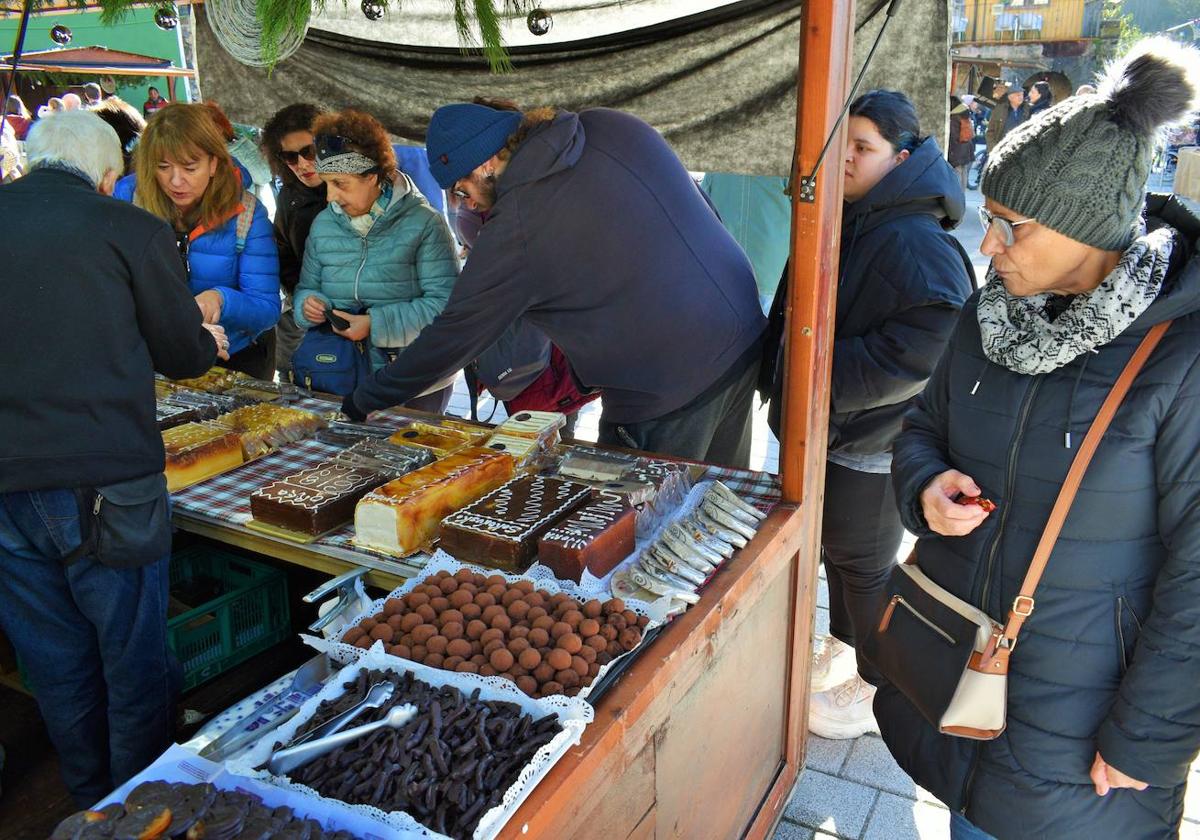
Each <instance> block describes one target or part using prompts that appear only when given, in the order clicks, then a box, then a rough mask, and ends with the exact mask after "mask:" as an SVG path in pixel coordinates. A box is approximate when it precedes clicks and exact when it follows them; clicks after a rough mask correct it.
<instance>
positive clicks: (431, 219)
mask: <svg viewBox="0 0 1200 840" xmlns="http://www.w3.org/2000/svg"><path fill="white" fill-rule="evenodd" d="M312 130H313V134H314V135H315V138H314V139H315V146H316V172H317V174H318V175H319V176H320V178H321V180H322V181H324V182H325V186H326V190H327V197H328V201H329V205H328V207H326V209H325V210H323V211H322V212H321V213H320V214H319V215H318V216H317V218H316V219H315V220H314V221H313V224H312V229H311V230H310V231H309V235H308V241H307V243H306V245H305V249H304V263H303V267H302V269H301V272H300V283H299V286H298V287H297V289H296V296H295V302H294V307H293V312H294V314H295V318H296V324H297V325H299V326H300V327H303V328H305V329H309V328H312V327H317V326H320V325H321V324H324V323H325V322H326V320H330V321H332V323H331V324H330V327H331V328H332V330H333V332H335V333H337V334H338V335H340V336H342V337H343V338H348V339H350V340H352V341H356V342H365V343H366V345H367V348H368V353H369V356H370V363H371V369H372V370H375V369H378V368H381V367H383V366H385V365H386V364H387V363H388V361H389V360H390V359H391V358H393V357H394V356H395V355H396V353H398V352H399V351H400V350H401V349H402V348H404V347H407V346H408V345H409V344H411V343H412V342H413V341H414V340H415V339H416V337H417V336H418V335H419V334H420V332H421V330H423V329H424V328H425V327H426V326H428V325H429V324H430V323H431V322H432V321H433V319H434V318H435V317H436V316H437V314H438V313H439V312H441V311H442V309H444V308H445V306H446V302H447V301H448V300H449V299H450V290H451V289H452V288H453V287H454V281H455V280H456V279H458V263H457V260H456V259H455V256H454V242H453V239H452V238H451V236H450V229H449V228H448V227H447V226H446V222H445V220H444V219H443V218H442V216H441V214H439V213H438V212H437V211H436V210H434V209H433V208H432V207H430V206H429V203H428V202H427V201H426V200H425V198H424V197H423V196H422V195H421V193H420V191H419V190H418V189H417V188H416V186H415V184H414V183H413V181H412V179H411V178H409V177H408V176H407V175H405V174H404V173H403V172H401V171H399V169H398V168H397V167H396V154H395V152H394V151H393V150H392V146H391V143H390V141H389V139H388V133H387V130H386V129H385V128H384V127H383V125H382V124H381V123H380V122H379V121H378V120H377V119H375V118H374V117H372V116H371V115H369V114H366V113H363V112H361V111H354V110H346V111H342V112H340V113H335V114H323V115H321V116H320V117H318V118H317V120H316V121H315V122H314V124H313V127H312ZM327 311H330V312H332V314H333V315H334V316H336V320H335V319H332V318H327V315H326V313H327ZM342 323H346V326H345V327H343V326H340V324H342ZM452 390H453V378H450V379H448V380H446V381H443V382H440V383H437V384H436V385H435V386H434V387H433V388H431V389H430V390H429V391H427V392H426V393H425V394H423V395H421V396H419V397H417V398H416V399H414V400H410V401H409V402H408V403H407V405H408V406H409V407H410V408H418V409H421V410H424V411H432V412H435V413H441V412H444V411H445V409H446V405H447V404H448V403H449V401H450V394H451V392H452ZM342 396H344V394H343V395H342Z"/></svg>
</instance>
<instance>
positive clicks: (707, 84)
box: [194, 0, 949, 176]
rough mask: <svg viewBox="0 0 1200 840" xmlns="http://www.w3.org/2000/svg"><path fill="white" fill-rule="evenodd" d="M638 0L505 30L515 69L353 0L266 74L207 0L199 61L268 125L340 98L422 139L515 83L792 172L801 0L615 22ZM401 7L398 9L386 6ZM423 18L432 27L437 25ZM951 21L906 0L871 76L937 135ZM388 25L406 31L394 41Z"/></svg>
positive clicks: (747, 165) (713, 151)
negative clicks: (540, 29) (548, 26)
mask: <svg viewBox="0 0 1200 840" xmlns="http://www.w3.org/2000/svg"><path fill="white" fill-rule="evenodd" d="M333 5H336V4H331V6H333ZM563 5H564V6H565V7H567V10H566V11H564V12H561V14H564V15H565V14H568V13H569V11H570V5H571V3H570V2H569V0H568V2H564V4H563ZM577 5H578V4H577ZM638 5H639V4H638V3H636V2H630V0H623V3H621V2H616V1H615V0H592V2H590V3H588V4H587V6H586V8H579V9H576V10H575V14H576V15H581V14H585V13H592V14H595V13H596V11H597V10H598V9H601V8H603V9H605V10H606V11H607V14H606V16H605V18H604V19H605V22H606V23H608V24H609V25H608V26H607V27H605V28H606V29H607V30H610V31H608V32H607V34H604V35H600V36H597V37H592V38H587V39H582V40H560V41H558V42H555V43H548V44H540V43H527V44H523V43H519V42H516V41H515V40H510V41H509V43H510V44H513V46H511V48H510V52H511V55H512V61H513V65H514V67H515V68H516V70H515V72H513V73H509V74H504V75H496V74H492V73H490V72H489V71H488V67H487V64H486V62H485V61H484V59H483V58H482V57H480V56H478V55H464V54H463V53H462V52H461V51H460V50H458V49H456V48H454V47H452V46H428V44H430V43H435V44H436V43H437V42H438V40H439V38H440V40H442V41H445V38H444V37H443V36H440V35H437V34H435V35H434V37H431V38H429V39H422V41H421V45H418V46H414V45H412V44H411V41H412V40H416V37H414V25H413V23H412V21H411V20H409V21H408V22H407V24H406V26H405V27H403V28H399V27H397V28H393V29H392V30H389V29H388V28H387V27H386V26H385V25H384V24H385V23H386V20H387V19H386V18H385V20H384V21H380V22H378V23H371V22H368V21H367V20H366V19H365V18H363V17H362V14H361V12H359V11H358V9H357V6H358V3H357V2H354V3H352V4H351V7H350V8H349V9H348V10H337V11H336V12H333V13H327V14H326V15H323V16H320V17H318V18H316V19H314V21H313V24H312V28H310V30H309V33H308V37H307V38H306V39H305V42H304V44H303V45H302V46H301V48H300V50H299V51H298V52H297V53H296V54H295V55H294V56H292V57H291V58H289V59H287V60H285V61H284V62H282V63H281V64H280V65H279V66H278V67H276V68H275V71H274V73H273V74H271V75H270V76H268V74H267V73H266V71H264V70H261V69H258V68H254V67H248V66H245V65H242V64H240V63H238V62H237V61H235V60H234V59H233V58H232V57H231V56H230V55H229V54H227V53H226V52H225V51H224V50H223V49H222V48H221V46H220V45H219V44H218V43H217V41H216V39H215V37H214V36H213V34H212V32H211V30H210V29H209V27H208V25H207V21H206V20H205V11H204V7H203V6H199V5H198V6H195V7H194V8H195V9H196V11H197V16H198V18H199V21H198V23H199V25H198V26H197V27H196V52H197V65H198V70H199V74H200V80H201V89H202V91H203V94H204V97H205V98H206V99H211V100H214V101H216V102H219V103H220V104H221V106H222V107H223V108H224V109H225V110H226V112H227V113H228V114H229V116H230V117H231V118H232V119H233V120H235V121H236V122H241V123H246V124H250V125H262V124H263V123H264V122H265V121H266V120H267V119H268V118H269V117H270V115H271V114H272V113H274V111H275V110H277V109H278V108H280V107H282V106H284V105H286V104H288V103H291V102H301V101H307V102H315V103H319V104H322V105H324V106H326V107H329V108H335V109H337V108H344V107H358V108H362V109H364V110H367V111H369V112H370V113H372V114H374V115H375V116H376V117H378V118H379V119H380V120H381V121H382V122H383V123H384V125H386V126H387V128H388V130H389V131H391V132H392V133H393V134H395V135H396V136H398V137H400V138H402V139H404V140H407V141H410V142H412V143H422V142H423V140H424V136H425V128H426V126H427V124H428V122H429V116H430V114H431V113H432V112H433V110H434V109H435V108H437V107H438V106H439V105H442V104H445V103H447V102H458V101H464V100H470V98H471V97H472V96H476V95H483V96H499V97H507V98H511V99H514V100H516V101H517V102H519V103H521V104H522V105H523V106H532V105H556V106H559V107H563V108H568V109H570V110H580V109H582V108H587V107H596V106H605V107H611V108H619V109H621V110H625V111H629V112H632V113H634V114H636V115H638V116H639V117H641V118H642V119H644V120H646V121H647V122H649V123H650V124H651V125H653V126H655V127H656V128H657V129H658V130H659V131H661V132H662V133H663V135H664V136H665V137H666V138H667V140H668V141H669V142H670V143H671V145H672V146H673V147H674V149H675V150H676V152H677V153H678V154H679V156H680V157H681V158H682V159H683V161H684V163H685V164H686V165H687V166H688V168H690V169H693V170H697V171H723V172H743V173H749V174H761V175H784V176H786V175H787V174H788V171H789V169H790V166H791V159H792V145H793V138H794V132H795V119H796V71H797V66H798V53H799V48H798V44H799V39H800V25H801V4H800V3H798V2H796V0H740V2H733V3H725V4H723V5H722V4H720V3H719V0H714V2H709V3H708V4H707V5H708V6H709V7H710V8H707V9H706V10H702V11H698V12H697V11H695V9H696V8H697V6H698V5H700V6H703V5H704V3H703V2H701V3H699V4H698V3H697V2H696V0H689V2H679V3H678V5H677V7H678V8H683V7H685V6H686V7H687V10H688V11H689V13H688V14H686V15H685V16H683V17H676V18H668V19H666V20H659V21H658V22H656V23H652V24H650V25H647V26H637V27H636V28H628V29H621V28H620V24H619V20H618V23H617V25H616V26H613V25H612V23H611V22H612V20H613V18H614V17H619V16H620V15H623V14H626V11H625V10H626V8H628V9H629V11H628V13H627V17H628V19H629V20H636V21H641V20H644V19H645V18H644V17H639V16H638V15H637V14H635V12H636V11H637V7H638ZM659 5H660V7H661V6H662V5H663V4H662V3H660V4H659ZM666 5H667V6H668V7H669V6H670V5H671V2H668V3H666ZM886 5H887V2H886V0H871V1H870V2H862V3H861V4H860V6H859V10H858V21H857V26H856V30H857V32H856V37H855V49H854V57H855V61H856V63H857V62H861V61H862V60H863V59H864V58H865V56H866V53H867V50H868V49H869V47H870V44H871V41H872V40H873V39H874V37H875V34H876V32H877V31H878V29H879V26H880V25H881V24H882V21H883V18H884V14H883V11H884V9H885V8H886ZM445 6H446V8H447V9H448V8H449V3H445ZM404 8H408V7H407V6H405V7H404ZM547 8H548V11H552V12H553V13H554V14H555V17H556V21H555V29H556V30H559V29H561V28H562V27H560V26H559V21H558V20H557V18H558V17H559V15H560V12H559V11H558V10H557V9H555V8H554V6H549V5H548V6H547ZM404 14H405V11H404V10H403V9H401V10H398V11H392V12H389V15H390V16H403V15H404ZM348 16H350V17H348ZM352 16H357V19H352ZM446 17H447V18H448V12H447V14H446ZM659 17H662V15H661V14H660V15H659ZM359 19H361V20H359ZM438 25H440V26H442V27H443V28H444V27H445V25H446V24H445V23H444V22H439V24H438ZM522 25H523V24H522ZM323 26H326V27H328V28H321V27H323ZM429 26H430V27H431V32H432V31H433V27H434V26H435V24H434V23H432V22H431V23H430V24H429ZM371 27H377V28H378V29H377V31H378V32H379V35H378V36H377V39H374V40H366V39H364V38H362V37H358V36H356V35H352V34H346V33H347V32H355V33H359V34H360V35H361V34H362V33H365V32H370V31H373V30H372V29H371ZM398 29H400V30H401V31H400V34H399V35H397V34H396V32H397V30H398ZM948 29H949V27H948V9H947V0H905V2H904V4H903V5H902V7H901V8H900V12H899V14H898V15H897V16H896V17H895V18H894V19H893V21H892V23H891V24H890V25H889V27H888V31H887V34H886V35H885V36H884V41H883V44H882V45H881V46H880V49H879V51H878V52H877V53H876V56H875V59H874V60H873V62H872V65H871V67H872V69H871V72H870V73H869V74H868V77H867V79H866V81H865V82H864V86H863V88H862V89H863V90H868V89H870V88H872V87H889V88H894V89H899V90H903V91H905V92H906V93H908V94H909V95H910V96H911V97H912V98H913V99H914V101H916V102H917V105H918V108H919V110H920V112H921V118H922V126H923V129H924V130H925V131H926V132H928V133H931V134H933V135H934V136H935V137H937V138H938V140H939V142H940V143H941V142H943V141H944V136H945V132H946V128H945V125H944V123H945V120H946V110H947V98H946V91H947V79H948V74H949V58H948V54H949V50H948ZM335 30H337V31H335ZM389 31H391V32H392V33H393V34H392V37H393V38H395V37H404V38H407V39H408V40H409V41H410V43H408V44H401V43H395V42H393V41H392V40H389V39H388V32H389ZM418 31H419V28H418ZM521 40H525V41H529V40H530V39H529V38H525V39H521ZM856 67H857V64H856ZM835 154H836V151H835ZM834 163H835V165H836V161H835V162H834Z"/></svg>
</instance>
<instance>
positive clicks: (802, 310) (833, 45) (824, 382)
mask: <svg viewBox="0 0 1200 840" xmlns="http://www.w3.org/2000/svg"><path fill="white" fill-rule="evenodd" d="M853 20H854V0H813V1H812V2H809V3H806V4H805V8H804V30H803V33H802V36H801V42H800V72H799V79H798V84H797V94H798V96H799V100H798V102H797V104H796V167H797V169H798V171H797V173H794V177H793V179H792V180H793V183H798V181H799V179H800V177H802V176H805V175H808V174H809V173H810V172H811V171H812V167H813V165H814V163H815V162H816V160H817V156H818V155H819V154H820V152H821V148H822V147H823V146H824V145H825V138H826V137H827V135H828V132H829V129H830V127H831V126H832V125H833V123H834V121H835V120H836V119H837V115H838V113H839V112H840V111H841V108H842V104H843V102H844V101H845V97H846V94H847V91H848V90H849V77H850V69H851V67H850V62H851V48H852V41H851V39H852V37H853V26H852V22H853ZM843 131H844V129H843ZM844 149H845V142H844V140H843V138H842V136H839V137H838V138H837V139H835V141H834V143H833V145H832V146H831V147H830V151H829V154H828V156H827V157H826V160H825V165H824V167H823V169H822V170H821V172H820V174H819V175H818V178H817V186H816V200H815V201H812V202H806V201H804V200H802V199H800V198H799V197H798V196H793V199H792V248H791V260H790V262H789V268H790V275H789V277H788V284H789V285H788V290H789V296H788V297H789V299H788V318H787V353H786V359H785V362H784V390H783V396H784V406H783V439H782V440H781V441H780V456H779V462H780V468H781V469H780V472H781V474H782V480H783V497H784V499H785V500H786V501H789V502H797V503H799V502H807V501H815V502H817V503H818V504H819V495H820V493H819V488H820V487H821V486H822V483H823V480H824V475H823V473H824V460H825V443H826V424H827V422H828V417H829V374H830V359H831V358H832V350H833V310H834V294H835V290H836V278H837V267H838V245H839V237H840V235H841V220H842V159H843V154H844ZM793 191H794V192H795V193H797V194H798V192H799V190H798V189H794V190H793Z"/></svg>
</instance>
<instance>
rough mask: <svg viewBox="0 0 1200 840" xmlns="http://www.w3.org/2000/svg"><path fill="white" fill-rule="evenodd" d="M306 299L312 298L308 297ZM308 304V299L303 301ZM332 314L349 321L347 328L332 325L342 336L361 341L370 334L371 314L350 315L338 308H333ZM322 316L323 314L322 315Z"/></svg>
mask: <svg viewBox="0 0 1200 840" xmlns="http://www.w3.org/2000/svg"><path fill="white" fill-rule="evenodd" d="M308 300H312V298H309V299H308ZM304 305H305V306H306V307H307V306H308V301H307V300H306V301H305V302H304ZM333 314H334V315H340V316H341V317H343V318H345V319H346V320H347V321H349V322H350V326H349V327H348V328H347V329H344V330H339V329H337V328H336V327H334V330H333V331H334V332H335V333H337V334H338V335H340V336H342V337H343V338H348V339H350V340H351V341H362V340H363V339H365V338H366V337H367V336H369V335H370V334H371V316H370V315H351V314H350V313H349V312H342V311H341V310H340V309H335V310H333ZM322 317H324V316H322Z"/></svg>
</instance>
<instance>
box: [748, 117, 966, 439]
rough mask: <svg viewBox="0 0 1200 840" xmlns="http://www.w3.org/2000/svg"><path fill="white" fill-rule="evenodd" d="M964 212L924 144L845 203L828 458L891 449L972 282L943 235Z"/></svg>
mask: <svg viewBox="0 0 1200 840" xmlns="http://www.w3.org/2000/svg"><path fill="white" fill-rule="evenodd" d="M964 206H965V205H964V197H963V191H962V185H961V184H960V183H959V179H958V175H957V174H956V173H955V172H954V170H953V169H951V168H950V166H949V164H947V163H946V161H945V159H943V158H942V153H941V151H940V150H939V149H938V146H937V143H935V142H934V141H933V140H932V139H929V140H926V141H925V142H924V143H923V144H921V146H919V147H918V148H917V149H916V150H915V151H914V152H913V153H912V155H910V156H909V158H908V160H906V161H905V162H904V163H902V164H900V165H899V166H897V167H896V168H895V169H893V170H892V171H891V172H889V173H888V174H887V176H885V177H884V179H883V180H882V181H880V182H879V183H878V184H876V185H875V187H874V189H872V190H871V191H870V192H869V193H867V194H866V195H865V196H863V198H862V199H860V200H859V201H857V202H855V203H853V204H847V205H846V206H845V210H844V211H843V213H842V245H841V258H840V271H839V277H838V289H837V314H836V316H835V317H836V320H835V326H834V344H833V381H832V388H831V397H830V416H829V449H830V451H831V452H843V453H848V454H855V455H875V454H879V453H883V452H887V451H889V450H890V449H891V447H892V439H893V438H895V436H896V434H897V433H898V432H899V431H900V422H901V419H902V417H903V415H904V412H905V410H906V409H907V408H908V405H909V402H910V401H911V400H912V398H913V397H915V396H916V395H917V394H919V393H920V392H921V389H922V388H923V387H924V385H925V380H927V379H928V378H929V375H930V373H932V371H933V367H934V365H935V364H936V363H937V360H938V357H939V356H940V355H941V354H942V350H943V349H944V348H945V346H946V340H947V339H948V338H949V337H950V332H951V330H952V329H953V328H954V320H955V317H956V316H957V315H958V311H959V309H960V308H961V307H962V305H963V301H965V300H966V299H967V296H968V295H970V294H971V290H972V288H973V285H974V272H973V270H972V268H971V261H970V259H969V258H968V257H967V255H966V253H965V252H964V251H963V249H962V246H960V245H959V244H958V241H957V240H956V239H955V238H954V237H953V236H952V235H951V234H950V232H949V231H950V230H952V229H953V228H954V227H956V226H957V225H958V223H959V221H961V219H962V216H963V209H964ZM786 278H787V270H786V269H785V270H784V280H785V281H786ZM787 286H788V284H787V283H786V282H780V284H779V290H778V291H777V292H776V294H775V302H774V303H773V305H772V307H771V318H770V327H769V330H773V332H770V333H769V338H770V336H771V335H774V336H776V341H777V340H778V339H777V337H778V335H780V334H781V333H782V329H783V311H784V304H785V302H786V300H787ZM775 346H776V347H779V345H778V344H776V345H775ZM779 349H780V350H781V349H782V348H779ZM765 352H767V353H768V354H770V355H769V356H768V358H770V359H777V358H779V353H778V351H777V350H774V349H767V350H766V351H765ZM772 368H773V371H774V372H773V374H772V377H773V386H772V388H771V391H770V393H771V411H770V416H769V419H770V424H771V428H772V430H774V432H775V434H776V435H778V434H779V433H780V431H781V430H780V423H779V419H780V415H781V413H782V404H783V399H782V397H783V376H782V365H775V366H772Z"/></svg>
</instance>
